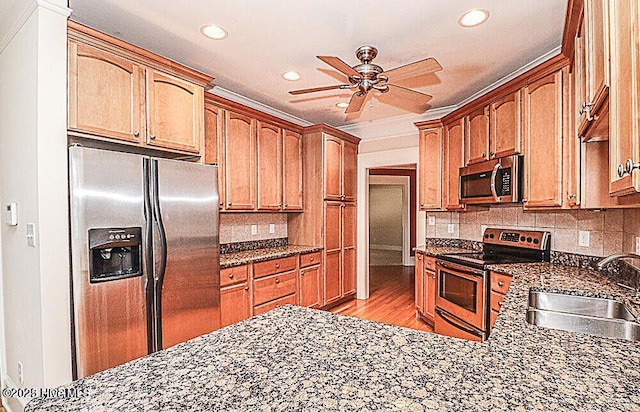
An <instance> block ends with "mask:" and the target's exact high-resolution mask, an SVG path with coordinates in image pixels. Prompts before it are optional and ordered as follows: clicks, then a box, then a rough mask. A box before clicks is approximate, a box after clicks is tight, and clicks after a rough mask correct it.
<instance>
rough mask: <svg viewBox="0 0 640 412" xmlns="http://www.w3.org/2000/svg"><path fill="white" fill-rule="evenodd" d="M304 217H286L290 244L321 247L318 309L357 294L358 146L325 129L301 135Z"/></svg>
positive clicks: (319, 127)
mask: <svg viewBox="0 0 640 412" xmlns="http://www.w3.org/2000/svg"><path fill="white" fill-rule="evenodd" d="M303 135H304V136H303V140H304V144H303V159H304V165H305V168H304V182H305V185H304V190H303V203H304V205H305V206H304V213H302V214H300V215H291V216H289V226H288V228H289V242H290V243H293V244H310V245H321V246H323V247H324V251H323V254H324V255H323V262H324V265H323V275H322V279H323V282H322V289H323V293H322V306H327V305H331V304H333V303H335V302H338V301H341V300H343V299H345V298H349V297H353V296H354V295H355V293H356V233H357V232H356V227H357V187H358V175H357V173H358V144H359V142H360V139H358V138H357V137H355V136H352V135H350V134H348V133H345V132H343V131H341V130H338V129H334V128H333V127H331V126H327V125H317V126H312V127H308V128H306V129H305V130H304V133H303Z"/></svg>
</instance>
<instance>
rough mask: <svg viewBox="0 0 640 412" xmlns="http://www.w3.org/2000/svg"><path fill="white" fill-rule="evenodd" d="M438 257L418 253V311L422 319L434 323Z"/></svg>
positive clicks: (416, 285) (416, 272)
mask: <svg viewBox="0 0 640 412" xmlns="http://www.w3.org/2000/svg"><path fill="white" fill-rule="evenodd" d="M435 266H436V258H434V257H431V256H426V255H424V254H422V253H417V254H416V269H415V275H416V284H415V296H416V298H415V299H416V313H417V315H418V319H422V320H424V321H425V322H427V323H428V324H430V325H433V322H434V319H435V309H436V272H435Z"/></svg>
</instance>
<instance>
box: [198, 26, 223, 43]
mask: <svg viewBox="0 0 640 412" xmlns="http://www.w3.org/2000/svg"><path fill="white" fill-rule="evenodd" d="M200 32H201V33H202V34H203V35H205V36H207V37H208V38H210V39H214V40H222V39H226V38H227V36H228V35H229V33H228V32H227V31H226V30H225V29H224V27H221V26H218V25H217V24H207V25H206V26H202V27H201V28H200Z"/></svg>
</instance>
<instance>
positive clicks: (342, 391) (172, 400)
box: [28, 263, 640, 411]
mask: <svg viewBox="0 0 640 412" xmlns="http://www.w3.org/2000/svg"><path fill="white" fill-rule="evenodd" d="M493 269H494V270H499V271H502V272H505V273H509V274H511V275H513V276H514V278H513V281H512V284H511V288H510V289H509V291H508V293H507V295H506V297H505V300H504V304H503V306H502V310H501V312H500V315H499V316H498V319H497V322H496V325H495V327H494V329H493V332H492V333H491V335H490V337H489V339H488V340H486V341H485V342H482V343H479V342H471V341H464V340H460V339H456V338H451V337H447V336H440V335H436V334H432V333H426V332H420V331H416V330H412V329H406V328H401V327H397V326H392V325H385V324H381V323H376V322H372V321H367V320H363V319H357V318H351V317H347V316H341V315H337V314H332V313H328V312H324V311H320V310H313V309H306V308H301V307H296V306H285V307H281V308H278V309H275V310H273V311H271V312H268V313H266V314H263V315H260V316H256V317H254V318H251V319H248V320H246V321H243V322H240V323H237V324H235V325H232V326H229V327H226V328H223V329H221V330H218V331H215V332H213V333H210V334H208V335H204V336H201V337H198V338H196V339H193V340H191V341H188V342H185V343H183V344H180V345H177V346H174V347H172V348H169V349H167V350H164V351H161V352H158V353H155V354H152V355H150V356H147V357H145V358H141V359H137V360H135V361H132V362H129V363H128V364H125V365H122V366H119V367H116V368H113V369H110V370H107V371H104V372H101V373H98V374H96V375H93V376H91V377H88V378H85V379H83V380H80V381H76V382H73V383H71V384H70V385H68V387H73V388H77V389H78V390H79V391H80V392H81V396H80V397H78V398H75V399H36V400H33V401H32V402H31V403H30V404H29V407H28V410H30V411H45V410H46V411H50V410H57V411H82V410H87V411H88V410H91V411H98V410H99V411H116V410H139V411H160V410H190V411H211V410H225V411H253V410H260V411H263V410H269V411H271V410H273V411H275V410H283V411H287V410H288V411H297V410H308V411H324V410H331V411H345V410H354V411H356V410H357V411H367V410H369V411H373V410H384V411H425V410H428V411H432V410H433V411H436V410H438V411H439V410H444V411H449V410H456V411H463V410H500V411H549V410H554V411H559V410H567V411H576V410H578V411H582V410H584V411H593V410H597V411H601V410H602V411H604V410H607V411H609V410H623V411H632V410H638V409H640V344H638V343H630V342H627V341H623V340H614V339H606V338H598V337H594V336H589V335H584V334H579V333H571V332H564V331H560V330H551V329H544V328H540V327H536V326H532V325H529V324H528V323H527V322H526V321H525V313H526V308H527V296H528V292H529V289H530V288H532V287H535V288H545V289H547V290H573V291H576V290H579V291H578V292H576V293H606V294H609V295H611V296H616V297H618V298H621V299H624V300H629V301H630V299H631V297H632V296H631V293H630V292H628V291H626V290H624V289H622V288H620V287H618V286H616V285H615V283H612V282H609V281H608V280H606V279H605V278H602V277H601V276H600V275H599V274H598V273H597V272H594V271H591V270H584V269H572V268H570V269H568V268H566V267H564V266H559V265H553V264H548V263H543V264H525V265H522V264H520V265H499V266H495V267H493ZM541 279H542V282H541ZM634 311H636V313H637V307H635V308H634Z"/></svg>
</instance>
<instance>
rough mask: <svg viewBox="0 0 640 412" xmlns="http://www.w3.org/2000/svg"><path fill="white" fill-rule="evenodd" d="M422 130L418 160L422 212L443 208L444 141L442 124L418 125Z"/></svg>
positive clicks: (427, 123) (419, 197)
mask: <svg viewBox="0 0 640 412" xmlns="http://www.w3.org/2000/svg"><path fill="white" fill-rule="evenodd" d="M416 126H417V127H418V129H419V130H420V140H419V148H418V150H419V159H418V188H419V189H418V199H419V204H420V210H439V209H441V208H442V173H443V166H444V163H443V156H442V154H443V150H442V148H443V140H442V124H441V123H440V122H439V121H438V122H423V123H416Z"/></svg>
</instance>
